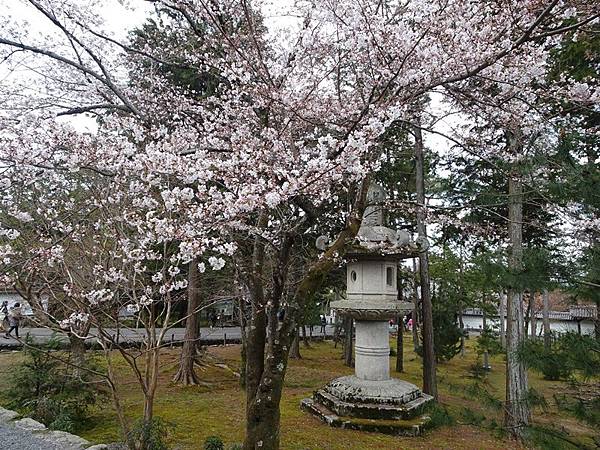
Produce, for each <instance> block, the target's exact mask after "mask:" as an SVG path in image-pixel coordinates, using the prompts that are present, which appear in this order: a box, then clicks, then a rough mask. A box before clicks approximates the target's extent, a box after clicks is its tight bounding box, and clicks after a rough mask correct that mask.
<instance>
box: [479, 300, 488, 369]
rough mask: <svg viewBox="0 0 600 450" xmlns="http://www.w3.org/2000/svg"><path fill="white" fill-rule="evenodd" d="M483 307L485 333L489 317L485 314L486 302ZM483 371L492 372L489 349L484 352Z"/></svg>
mask: <svg viewBox="0 0 600 450" xmlns="http://www.w3.org/2000/svg"><path fill="white" fill-rule="evenodd" d="M483 306H484V309H483V317H482V318H481V319H482V327H483V328H482V329H483V332H485V331H486V330H487V316H486V314H485V307H486V304H485V302H484V305H483ZM483 369H484V370H490V355H489V353H488V351H487V349H486V350H484V351H483Z"/></svg>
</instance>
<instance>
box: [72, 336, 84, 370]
mask: <svg viewBox="0 0 600 450" xmlns="http://www.w3.org/2000/svg"><path fill="white" fill-rule="evenodd" d="M86 334H87V333H86ZM69 345H70V350H71V362H72V364H73V376H74V377H75V378H79V377H80V376H81V373H82V368H83V367H84V366H85V351H86V349H85V339H83V338H81V337H79V336H76V335H75V334H73V333H69Z"/></svg>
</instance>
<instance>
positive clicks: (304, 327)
mask: <svg viewBox="0 0 600 450" xmlns="http://www.w3.org/2000/svg"><path fill="white" fill-rule="evenodd" d="M334 339H335V338H334ZM302 342H304V347H306V348H310V342H308V336H307V335H306V325H302Z"/></svg>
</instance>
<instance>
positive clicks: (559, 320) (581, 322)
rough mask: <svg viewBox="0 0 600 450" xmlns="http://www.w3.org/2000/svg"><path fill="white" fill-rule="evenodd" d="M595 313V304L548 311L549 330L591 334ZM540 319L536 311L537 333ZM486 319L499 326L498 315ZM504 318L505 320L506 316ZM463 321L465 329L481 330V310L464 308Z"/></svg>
mask: <svg viewBox="0 0 600 450" xmlns="http://www.w3.org/2000/svg"><path fill="white" fill-rule="evenodd" d="M597 314H598V311H597V308H596V306H595V305H575V306H570V307H569V309H568V310H567V311H549V312H548V316H549V318H550V330H551V331H554V332H556V333H566V332H568V331H572V332H576V333H579V334H593V333H594V320H595V318H596V317H597ZM542 319H543V315H542V312H541V311H538V312H536V313H535V319H534V320H535V325H536V330H537V333H538V334H539V335H541V334H543V327H542ZM487 320H488V321H489V323H490V324H491V326H492V327H494V328H495V329H499V328H500V325H499V322H500V318H499V317H497V316H496V317H488V318H487ZM504 320H505V321H506V317H505V319H504ZM463 323H464V326H465V329H466V330H467V331H481V329H482V328H483V311H482V310H481V309H478V308H465V309H464V311H463ZM530 326H531V325H530Z"/></svg>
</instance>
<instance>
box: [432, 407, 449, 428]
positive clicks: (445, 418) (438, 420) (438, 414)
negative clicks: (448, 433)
mask: <svg viewBox="0 0 600 450" xmlns="http://www.w3.org/2000/svg"><path fill="white" fill-rule="evenodd" d="M428 415H429V418H430V419H431V420H430V421H429V423H428V424H427V427H428V428H439V427H443V426H448V425H454V418H453V417H452V416H451V415H450V413H449V412H448V410H447V409H446V407H445V406H442V405H440V404H438V403H436V404H434V405H433V406H431V407H430V408H429V411H428Z"/></svg>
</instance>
